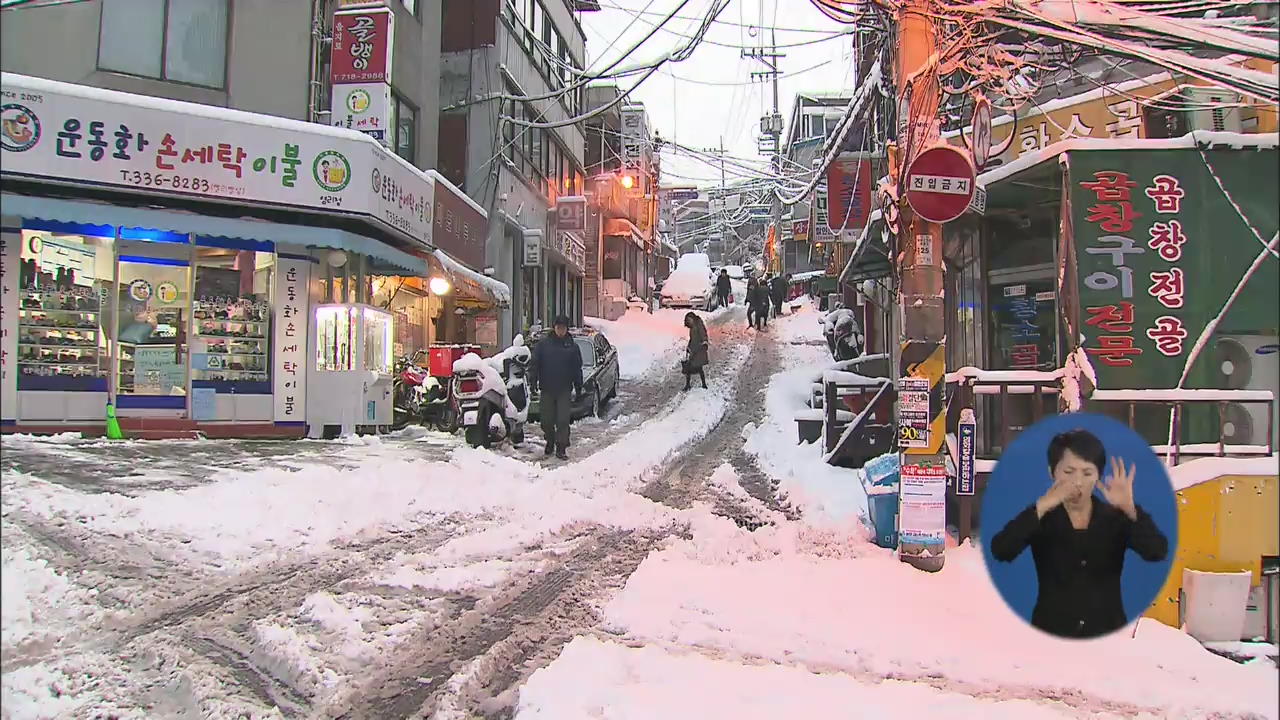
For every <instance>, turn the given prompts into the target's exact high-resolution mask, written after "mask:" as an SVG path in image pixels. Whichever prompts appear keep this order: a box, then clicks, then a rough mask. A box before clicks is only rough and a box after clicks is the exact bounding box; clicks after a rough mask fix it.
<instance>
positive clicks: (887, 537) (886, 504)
mask: <svg viewBox="0 0 1280 720" xmlns="http://www.w3.org/2000/svg"><path fill="white" fill-rule="evenodd" d="M867 512H868V514H869V515H870V516H871V530H872V532H874V533H875V544H877V545H879V546H880V547H882V548H896V547H898V493H896V492H886V493H876V494H874V495H868V496H867Z"/></svg>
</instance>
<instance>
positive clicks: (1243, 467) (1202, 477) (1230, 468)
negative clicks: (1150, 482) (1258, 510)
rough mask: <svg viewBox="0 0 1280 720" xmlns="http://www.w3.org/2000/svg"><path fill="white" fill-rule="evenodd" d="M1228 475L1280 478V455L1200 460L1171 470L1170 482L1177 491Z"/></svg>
mask: <svg viewBox="0 0 1280 720" xmlns="http://www.w3.org/2000/svg"><path fill="white" fill-rule="evenodd" d="M1227 475H1269V476H1272V477H1276V476H1280V454H1276V455H1272V456H1271V457H1262V458H1224V457H1211V458H1200V459H1199V460H1192V461H1191V462H1189V463H1183V464H1181V465H1178V466H1176V467H1171V468H1169V481H1170V482H1172V483H1173V489H1174V490H1175V491H1181V490H1186V489H1187V488H1190V487H1194V486H1196V485H1199V484H1200V483H1204V482H1209V481H1210V480H1215V479H1217V478H1220V477H1224V476H1227Z"/></svg>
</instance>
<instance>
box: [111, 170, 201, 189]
mask: <svg viewBox="0 0 1280 720" xmlns="http://www.w3.org/2000/svg"><path fill="white" fill-rule="evenodd" d="M120 179H121V180H123V181H124V182H127V183H129V184H131V185H141V186H143V187H160V188H172V189H174V190H192V191H194V192H209V191H210V190H212V189H213V188H214V187H215V186H214V185H212V184H211V183H210V182H209V181H208V180H205V179H204V178H197V177H183V176H182V175H167V174H165V173H152V172H139V171H137V170H121V171H120Z"/></svg>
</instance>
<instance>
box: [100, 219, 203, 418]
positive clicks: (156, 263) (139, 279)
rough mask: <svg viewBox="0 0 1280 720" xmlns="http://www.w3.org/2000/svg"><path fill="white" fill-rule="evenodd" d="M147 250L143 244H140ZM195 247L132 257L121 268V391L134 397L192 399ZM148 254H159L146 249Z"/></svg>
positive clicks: (125, 257)
mask: <svg viewBox="0 0 1280 720" xmlns="http://www.w3.org/2000/svg"><path fill="white" fill-rule="evenodd" d="M138 245H142V243H138ZM188 248H189V246H174V247H173V248H165V249H164V250H165V251H164V252H153V253H149V254H148V255H145V256H144V255H143V254H141V251H142V250H143V248H139V254H136V255H135V254H126V252H131V251H132V248H126V247H125V246H122V247H121V249H120V257H119V263H118V265H117V269H116V278H117V289H118V292H117V297H116V341H117V345H118V347H119V375H118V377H117V380H116V382H117V384H116V389H117V392H118V393H122V394H128V395H162V396H183V395H186V394H187V357H186V353H187V344H188V337H187V327H188V322H189V320H190V315H189V309H190V307H191V294H190V293H191V288H190V275H191V272H190V271H191V268H190V266H189V263H188V260H187V259H183V258H182V257H177V256H178V255H182V256H184V257H185V256H187V252H188ZM146 250H154V249H153V248H146Z"/></svg>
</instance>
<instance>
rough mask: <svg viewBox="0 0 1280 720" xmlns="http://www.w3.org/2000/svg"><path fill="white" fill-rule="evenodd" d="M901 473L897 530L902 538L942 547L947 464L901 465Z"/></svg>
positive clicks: (944, 526) (907, 542)
mask: <svg viewBox="0 0 1280 720" xmlns="http://www.w3.org/2000/svg"><path fill="white" fill-rule="evenodd" d="M900 477H901V480H900V485H899V489H900V493H899V497H900V500H899V502H900V505H899V507H898V534H899V537H900V538H901V542H902V543H903V544H919V545H937V546H938V547H939V548H941V547H942V544H943V541H944V538H945V537H946V521H947V471H946V468H945V467H943V466H937V467H921V466H918V465H904V466H903V467H902V469H901V471H900Z"/></svg>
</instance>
